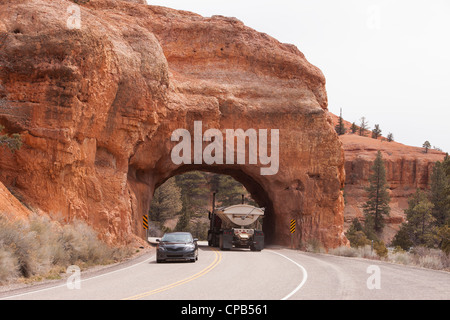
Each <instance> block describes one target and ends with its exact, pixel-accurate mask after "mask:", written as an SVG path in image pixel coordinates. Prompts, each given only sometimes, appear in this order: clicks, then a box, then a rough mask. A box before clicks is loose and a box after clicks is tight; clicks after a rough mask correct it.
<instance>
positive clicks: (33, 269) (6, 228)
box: [0, 215, 131, 284]
mask: <svg viewBox="0 0 450 320" xmlns="http://www.w3.org/2000/svg"><path fill="white" fill-rule="evenodd" d="M130 254H131V250H130V249H127V248H123V249H122V248H111V247H109V246H107V245H106V244H105V243H103V242H101V241H100V240H99V239H98V237H97V234H96V232H95V231H94V230H93V229H92V228H91V227H90V226H88V225H87V224H86V223H84V222H80V221H75V222H73V223H71V224H67V225H61V224H59V223H57V222H54V221H51V220H50V219H49V218H47V217H42V216H38V215H33V216H32V217H30V221H29V223H25V222H19V221H8V220H7V219H6V218H4V217H2V216H0V284H3V283H6V282H8V281H11V280H16V279H18V278H25V279H34V280H39V279H56V278H58V277H59V274H60V273H61V272H64V271H65V270H66V268H67V267H68V266H70V265H78V266H80V267H81V268H85V267H88V266H93V265H99V264H109V263H113V262H115V261H119V260H121V259H123V258H125V257H127V256H129V255H130Z"/></svg>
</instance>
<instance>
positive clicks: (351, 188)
mask: <svg viewBox="0 0 450 320" xmlns="http://www.w3.org/2000/svg"><path fill="white" fill-rule="evenodd" d="M340 139H341V140H342V142H343V145H344V150H345V151H344V152H345V172H346V183H345V195H346V206H345V211H344V217H345V224H344V226H345V228H347V227H348V226H349V225H350V224H351V221H352V220H353V219H354V218H359V219H363V217H364V213H363V209H362V205H363V204H364V203H365V202H366V201H367V192H366V191H365V188H366V187H367V186H368V184H369V183H368V179H369V175H370V174H371V172H370V170H371V167H372V165H373V161H374V160H375V157H376V155H377V151H378V150H380V151H381V153H382V156H383V160H384V163H385V167H386V180H387V183H388V185H389V193H390V197H391V202H390V204H389V206H390V207H391V213H390V216H389V217H387V218H386V227H385V228H384V230H383V234H382V235H381V238H382V239H383V240H384V241H385V242H386V243H390V242H391V240H392V239H393V237H394V236H395V234H396V233H397V231H398V229H399V228H400V225H401V224H402V223H403V222H405V221H406V215H405V213H404V210H405V209H407V208H408V198H409V197H410V196H411V195H413V194H414V193H415V192H416V190H417V189H418V188H420V189H428V188H429V186H430V178H431V173H432V170H433V166H434V164H435V162H436V161H443V160H444V157H445V153H443V152H440V151H436V150H429V151H428V153H425V152H424V149H423V148H417V147H411V146H406V145H403V144H401V143H398V142H387V141H382V140H381V139H378V140H375V139H372V138H369V137H360V136H358V135H354V134H346V135H343V136H340Z"/></svg>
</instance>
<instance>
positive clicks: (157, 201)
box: [149, 178, 182, 224]
mask: <svg viewBox="0 0 450 320" xmlns="http://www.w3.org/2000/svg"><path fill="white" fill-rule="evenodd" d="M181 209H182V203H181V192H180V188H178V186H177V185H176V183H175V178H171V179H169V180H167V181H166V182H165V183H164V184H163V185H161V186H160V187H159V188H157V189H156V190H155V193H154V195H153V200H152V203H151V205H150V212H149V214H150V219H151V220H152V221H158V222H160V223H161V224H164V222H165V221H166V220H167V219H171V218H173V217H175V215H176V214H178V213H179V212H180V210H181Z"/></svg>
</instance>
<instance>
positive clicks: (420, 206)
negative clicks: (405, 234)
mask: <svg viewBox="0 0 450 320" xmlns="http://www.w3.org/2000/svg"><path fill="white" fill-rule="evenodd" d="M432 209H433V204H432V203H431V202H430V201H429V200H428V198H427V194H426V193H425V192H423V191H421V190H420V189H417V191H416V193H415V194H414V195H413V196H412V197H411V198H410V199H409V201H408V209H406V210H405V213H406V219H407V221H408V231H409V235H410V239H411V241H412V242H413V244H414V245H416V246H417V245H425V246H432V245H433V243H434V242H435V240H436V237H435V234H436V232H437V231H436V229H435V227H434V222H435V219H434V217H433V215H432Z"/></svg>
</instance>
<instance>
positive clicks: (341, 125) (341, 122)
mask: <svg viewBox="0 0 450 320" xmlns="http://www.w3.org/2000/svg"><path fill="white" fill-rule="evenodd" d="M334 129H335V130H336V132H337V134H338V135H340V136H341V135H343V134H345V132H347V129H345V126H344V119H343V118H342V108H341V113H340V115H339V122H338V124H337V125H336V126H335V127H334Z"/></svg>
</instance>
